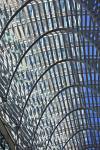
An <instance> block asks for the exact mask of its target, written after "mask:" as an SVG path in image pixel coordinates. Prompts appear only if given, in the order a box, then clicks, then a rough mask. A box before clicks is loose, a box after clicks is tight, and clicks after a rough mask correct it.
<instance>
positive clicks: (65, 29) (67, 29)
mask: <svg viewBox="0 0 100 150" xmlns="http://www.w3.org/2000/svg"><path fill="white" fill-rule="evenodd" d="M57 31H65V32H68V33H69V32H72V31H75V30H74V29H72V28H56V29H53V30H50V31H47V32H45V33H44V34H42V35H40V36H39V37H38V38H37V39H36V40H35V41H34V42H33V43H32V44H31V45H30V46H29V48H28V49H27V50H26V51H25V52H24V54H23V55H22V57H21V58H20V60H19V62H18V64H17V66H16V68H15V70H14V72H13V74H12V76H11V79H10V82H9V86H8V89H7V93H6V97H5V98H6V99H7V96H8V93H9V89H10V85H11V82H12V80H13V77H14V75H15V73H16V71H17V69H18V67H19V65H20V63H21V62H22V60H23V59H24V57H25V55H26V54H27V53H28V51H29V50H30V49H31V48H32V47H33V46H34V45H35V44H36V43H37V42H38V41H39V40H40V39H41V38H43V37H44V36H46V35H48V34H49V33H52V32H57Z"/></svg>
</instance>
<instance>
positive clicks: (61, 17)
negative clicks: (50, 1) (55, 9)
mask: <svg viewBox="0 0 100 150" xmlns="http://www.w3.org/2000/svg"><path fill="white" fill-rule="evenodd" d="M57 3H58V5H59V8H60V9H59V10H60V16H59V17H60V19H61V26H63V27H64V20H63V13H62V8H61V3H60V0H58V2H57Z"/></svg>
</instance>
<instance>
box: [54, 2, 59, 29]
mask: <svg viewBox="0 0 100 150" xmlns="http://www.w3.org/2000/svg"><path fill="white" fill-rule="evenodd" d="M53 5H54V11H55V19H56V24H57V27H59V26H60V25H59V23H60V22H59V15H58V13H57V11H58V9H57V4H56V2H55V0H53Z"/></svg>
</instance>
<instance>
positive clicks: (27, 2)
mask: <svg viewBox="0 0 100 150" xmlns="http://www.w3.org/2000/svg"><path fill="white" fill-rule="evenodd" d="M31 1H33V0H27V1H26V2H25V3H24V4H23V5H22V6H21V7H20V8H19V9H18V10H17V11H16V12H15V13H14V14H13V15H12V16H11V18H10V19H9V21H8V22H7V24H6V26H5V27H4V28H3V30H2V32H1V35H0V39H1V38H2V36H3V34H4V33H5V31H6V29H7V27H8V26H9V24H10V22H11V21H12V20H13V19H14V17H15V16H16V15H17V14H18V13H19V12H20V11H21V10H22V9H23V8H24V7H25V6H26V5H27V4H29V3H30V2H31Z"/></svg>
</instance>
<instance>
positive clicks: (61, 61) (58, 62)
mask: <svg viewBox="0 0 100 150" xmlns="http://www.w3.org/2000/svg"><path fill="white" fill-rule="evenodd" d="M66 61H76V62H84V61H81V60H78V59H77V60H76V59H63V60H59V61H57V62H55V63H54V64H52V65H50V66H49V67H48V68H47V69H46V70H45V71H44V72H43V73H42V74H41V76H40V77H39V78H38V79H37V80H36V82H35V83H34V85H33V87H32V89H31V91H30V93H29V95H28V97H27V99H26V102H25V105H24V107H23V110H22V115H21V117H20V121H19V128H20V126H21V122H22V118H23V115H24V110H25V108H26V105H27V103H28V101H29V98H30V96H31V94H32V92H33V90H34V88H35V87H36V85H37V83H38V82H39V81H40V79H41V78H42V77H43V76H44V75H45V74H46V72H47V71H48V70H50V69H51V68H52V67H53V66H55V65H57V64H60V63H63V62H66Z"/></svg>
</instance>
